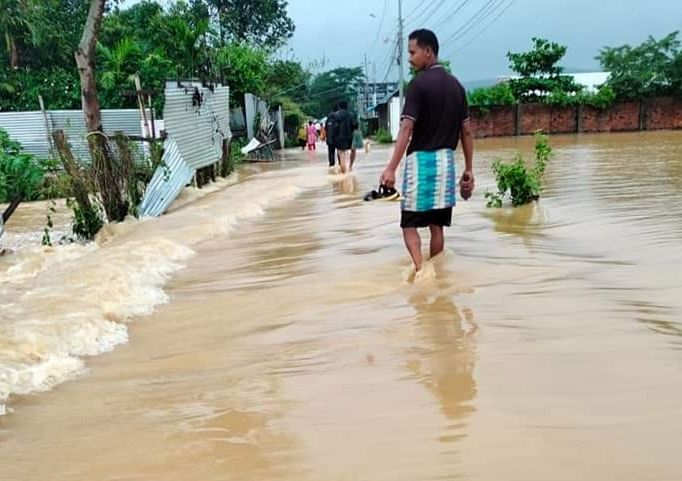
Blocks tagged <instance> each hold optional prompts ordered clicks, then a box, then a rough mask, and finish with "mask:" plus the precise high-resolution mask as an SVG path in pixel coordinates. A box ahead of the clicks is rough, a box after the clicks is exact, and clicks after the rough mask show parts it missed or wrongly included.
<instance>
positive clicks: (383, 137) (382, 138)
mask: <svg viewBox="0 0 682 481" xmlns="http://www.w3.org/2000/svg"><path fill="white" fill-rule="evenodd" d="M374 139H375V140H376V141H377V142H379V143H380V144H390V143H392V142H393V138H392V137H391V133H390V132H389V131H388V130H386V129H384V128H380V129H379V130H377V133H376V134H375V135H374Z"/></svg>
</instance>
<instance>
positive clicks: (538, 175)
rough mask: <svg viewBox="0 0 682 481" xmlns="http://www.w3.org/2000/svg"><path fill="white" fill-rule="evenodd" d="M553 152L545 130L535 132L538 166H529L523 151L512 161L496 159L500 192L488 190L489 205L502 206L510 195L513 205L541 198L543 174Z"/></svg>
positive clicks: (495, 167)
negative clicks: (522, 153) (524, 158)
mask: <svg viewBox="0 0 682 481" xmlns="http://www.w3.org/2000/svg"><path fill="white" fill-rule="evenodd" d="M551 154H552V147H551V146H550V145H549V139H548V137H547V136H546V135H545V134H543V133H542V132H539V131H538V132H536V133H535V166H534V167H533V168H529V167H528V166H527V165H526V162H525V161H524V160H523V157H521V155H520V154H517V155H516V157H514V160H513V161H512V162H511V163H504V162H502V160H501V159H495V161H494V162H493V166H492V169H493V173H494V174H495V179H496V181H497V192H490V191H488V192H486V193H485V198H486V199H487V203H486V206H487V207H502V203H503V201H504V198H505V197H506V196H507V195H509V197H510V198H511V203H512V206H514V207H517V206H519V205H524V204H528V203H530V202H533V201H536V200H538V198H539V197H540V192H541V191H542V176H543V174H544V173H545V168H546V166H547V161H548V160H549V158H550V156H551Z"/></svg>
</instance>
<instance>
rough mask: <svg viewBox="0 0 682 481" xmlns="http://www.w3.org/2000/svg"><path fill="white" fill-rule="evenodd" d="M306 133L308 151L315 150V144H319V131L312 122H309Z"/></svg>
mask: <svg viewBox="0 0 682 481" xmlns="http://www.w3.org/2000/svg"><path fill="white" fill-rule="evenodd" d="M306 133H307V135H308V150H315V144H316V143H317V129H316V128H315V125H314V124H313V121H312V120H309V121H308V126H307V127H306Z"/></svg>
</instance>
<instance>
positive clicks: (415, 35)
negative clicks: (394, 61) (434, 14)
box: [408, 28, 438, 57]
mask: <svg viewBox="0 0 682 481" xmlns="http://www.w3.org/2000/svg"><path fill="white" fill-rule="evenodd" d="M408 40H416V41H417V45H419V46H420V47H421V48H426V47H431V50H433V53H434V55H435V56H436V57H437V56H438V39H437V38H436V34H435V33H433V32H432V31H431V30H428V29H426V28H420V29H419V30H415V31H414V32H412V33H411V34H410V36H409V37H408Z"/></svg>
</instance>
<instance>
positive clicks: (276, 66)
mask: <svg viewBox="0 0 682 481" xmlns="http://www.w3.org/2000/svg"><path fill="white" fill-rule="evenodd" d="M310 79H311V75H310V72H308V71H306V70H305V69H304V68H303V66H302V65H301V64H300V63H298V62H294V61H291V60H276V61H274V62H273V63H272V65H270V70H269V72H268V79H267V86H266V89H267V91H266V95H267V96H268V97H270V98H271V99H273V101H274V102H277V101H278V99H281V98H284V97H286V98H289V99H291V100H292V101H294V102H296V103H297V104H302V103H303V102H305V100H306V97H307V95H308V85H309V84H310Z"/></svg>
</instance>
